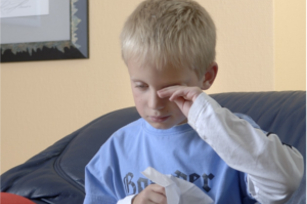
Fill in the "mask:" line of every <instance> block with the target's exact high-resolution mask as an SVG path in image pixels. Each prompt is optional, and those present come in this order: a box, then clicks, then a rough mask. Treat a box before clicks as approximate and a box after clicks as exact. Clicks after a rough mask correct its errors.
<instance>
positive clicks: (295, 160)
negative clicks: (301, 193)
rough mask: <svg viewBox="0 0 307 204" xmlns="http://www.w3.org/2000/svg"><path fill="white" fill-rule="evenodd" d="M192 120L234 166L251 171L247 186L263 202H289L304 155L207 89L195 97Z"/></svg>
mask: <svg viewBox="0 0 307 204" xmlns="http://www.w3.org/2000/svg"><path fill="white" fill-rule="evenodd" d="M188 122H189V124H190V125H191V126H192V127H193V128H194V129H195V130H196V131H197V133H198V134H199V136H200V137H201V138H202V139H203V140H204V141H205V142H207V143H208V144H209V145H210V146H211V147H212V148H213V149H214V150H215V151H216V153H217V154H218V155H219V156H220V157H221V158H222V159H223V160H224V161H225V162H226V163H227V164H228V165H229V166H230V167H232V168H234V169H236V170H238V171H241V172H244V173H246V174H247V189H248V192H249V193H250V195H251V196H252V197H253V198H254V199H256V200H257V201H258V202H260V203H274V204H279V203H280V204H281V203H285V202H286V200H288V199H289V198H290V197H291V194H292V193H293V192H294V191H295V190H296V189H297V188H298V186H299V184H300V181H301V179H302V176H303V172H304V161H303V157H302V155H301V154H300V153H299V152H298V150H296V149H295V148H294V147H289V146H287V145H283V144H282V142H281V141H280V140H279V138H278V136H277V135H275V134H270V135H269V136H267V135H266V134H265V133H264V132H263V131H262V130H260V129H257V128H254V127H253V126H252V125H250V124H249V123H248V122H247V121H245V120H243V119H240V118H238V117H237V116H236V115H234V114H233V113H231V112H230V111H229V110H228V109H226V108H222V107H221V106H220V105H219V104H218V103H217V102H216V101H215V100H214V99H212V98H211V97H210V96H208V95H207V94H206V93H202V94H200V95H199V96H198V97H197V99H196V100H195V101H194V103H193V105H192V107H191V109H190V111H189V115H188Z"/></svg>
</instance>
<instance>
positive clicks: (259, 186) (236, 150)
mask: <svg viewBox="0 0 307 204" xmlns="http://www.w3.org/2000/svg"><path fill="white" fill-rule="evenodd" d="M121 43H122V44H121V45H122V56H123V59H124V61H125V63H126V64H127V67H128V70H129V75H130V79H131V88H132V93H133V97H134V101H135V106H136V108H137V111H138V112H139V114H140V115H141V119H139V120H137V121H135V122H133V123H131V124H129V125H127V126H125V127H123V128H121V129H120V130H118V131H117V132H115V133H114V134H113V135H112V137H111V138H110V139H109V140H108V141H107V142H106V143H105V144H104V145H103V146H102V147H101V149H100V150H99V151H98V153H97V154H96V155H95V156H94V158H93V159H92V160H91V161H90V163H89V164H88V165H87V167H86V173H85V189H86V197H85V201H84V203H86V204H87V203H104V204H115V203H121V204H124V203H126V204H127V203H129V204H130V203H133V204H141V203H142V204H149V203H150V204H152V203H155V204H166V196H165V189H164V188H163V187H161V186H159V185H158V184H151V183H152V182H151V181H149V180H148V179H146V178H145V177H144V176H143V175H142V174H141V172H142V171H144V170H145V169H146V168H147V167H149V166H150V167H153V168H155V169H156V170H158V171H159V172H161V173H163V174H172V175H174V176H176V177H179V178H182V179H185V180H187V181H190V182H192V183H194V184H195V185H196V186H198V187H199V188H200V189H202V190H203V192H204V193H206V194H207V195H209V196H210V197H211V198H212V199H213V200H214V203H222V204H224V203H227V204H228V203H230V204H240V203H244V204H247V203H255V202H257V201H258V202H260V203H263V204H265V203H285V202H286V200H288V199H289V198H290V196H291V194H292V192H294V191H295V189H296V188H297V187H298V185H299V183H300V180H301V178H302V174H303V170H304V164H303V159H302V156H301V155H300V153H299V152H298V151H297V150H296V149H295V148H293V147H289V146H286V145H283V144H282V143H281V141H280V140H279V139H278V136H277V135H274V134H269V135H266V134H265V133H264V132H263V131H262V130H260V129H259V127H258V126H257V125H256V124H254V122H253V121H251V119H249V118H248V117H246V116H242V115H235V114H233V113H231V112H230V111H229V110H227V109H226V108H222V107H220V105H219V104H218V103H217V102H216V101H214V100H213V99H212V98H211V97H210V96H208V95H206V94H205V93H204V92H203V91H202V90H207V89H209V88H210V87H211V85H212V84H213V82H214V79H215V77H216V75H217V71H218V65H217V63H216V62H215V44H216V34H215V26H214V23H213V21H212V19H211V18H210V16H209V14H208V13H207V12H206V10H205V9H204V8H202V7H201V6H200V5H199V4H198V3H196V2H194V1H190V0H146V1H144V2H142V3H141V4H140V5H139V6H138V7H137V8H136V10H135V11H134V12H133V13H132V14H131V16H130V17H129V18H128V20H127V22H126V23H125V25H124V28H123V31H122V34H121ZM238 116H239V117H241V118H243V119H240V118H239V117H238ZM169 204H171V203H169ZM191 204H192V203H191Z"/></svg>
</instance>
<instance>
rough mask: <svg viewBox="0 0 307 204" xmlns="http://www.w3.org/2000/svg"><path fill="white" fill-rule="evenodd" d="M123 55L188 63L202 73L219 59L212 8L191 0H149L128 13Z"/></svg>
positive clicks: (142, 60) (161, 64) (173, 63)
mask: <svg viewBox="0 0 307 204" xmlns="http://www.w3.org/2000/svg"><path fill="white" fill-rule="evenodd" d="M120 38H121V49H122V57H123V59H124V61H125V63H126V64H127V63H128V61H129V60H130V59H133V60H138V62H140V63H151V64H152V65H154V66H156V67H157V68H162V67H164V66H167V65H171V66H173V67H179V68H182V67H188V68H190V69H193V70H195V71H196V73H197V74H198V76H202V75H203V74H204V73H205V71H206V69H207V67H208V66H209V65H210V64H211V63H212V62H214V60H215V45H216V31H215V25H214V22H213V20H212V19H211V17H210V15H209V14H208V12H207V11H206V10H205V9H204V8H203V7H202V6H200V5H199V4H198V3H197V2H195V1H191V0H145V1H143V2H142V3H141V4H140V5H139V6H138V7H137V8H136V9H135V10H134V12H133V13H132V14H131V15H130V16H129V17H128V19H127V21H126V23H125V25H124V27H123V30H122V33H121V36H120Z"/></svg>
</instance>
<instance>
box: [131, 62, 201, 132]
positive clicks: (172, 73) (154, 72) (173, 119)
mask: <svg viewBox="0 0 307 204" xmlns="http://www.w3.org/2000/svg"><path fill="white" fill-rule="evenodd" d="M127 64H128V71H129V74H130V80H131V88H132V93H133V98H134V103H135V106H136V109H137V111H138V112H139V114H140V115H141V117H142V118H144V119H145V120H146V121H147V122H148V123H149V124H150V125H151V126H153V127H154V128H157V129H168V128H171V127H173V126H175V125H179V124H183V123H186V122H187V119H186V117H185V116H184V115H183V113H182V112H181V111H180V109H179V108H178V107H177V105H176V104H175V103H174V102H170V101H169V99H168V98H163V99H162V98H160V97H159V96H158V95H157V91H159V90H160V89H163V88H166V87H168V86H174V85H185V86H198V87H201V84H202V79H199V78H198V77H197V75H196V73H195V71H193V70H190V69H188V68H182V69H175V68H173V67H164V68H163V69H161V70H158V69H156V68H155V67H154V66H150V65H145V66H141V65H140V64H139V63H137V62H135V61H133V60H130V61H129V62H128V63H127Z"/></svg>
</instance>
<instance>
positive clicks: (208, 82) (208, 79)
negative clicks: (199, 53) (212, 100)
mask: <svg viewBox="0 0 307 204" xmlns="http://www.w3.org/2000/svg"><path fill="white" fill-rule="evenodd" d="M217 71H218V65H217V63H216V62H212V63H211V64H210V65H209V67H208V69H207V71H206V73H205V74H204V76H203V79H202V87H201V88H202V90H207V89H209V88H210V87H211V86H212V84H213V82H214V80H215V77H216V75H217Z"/></svg>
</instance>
